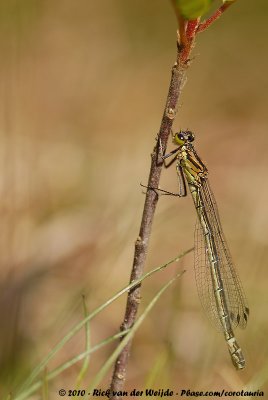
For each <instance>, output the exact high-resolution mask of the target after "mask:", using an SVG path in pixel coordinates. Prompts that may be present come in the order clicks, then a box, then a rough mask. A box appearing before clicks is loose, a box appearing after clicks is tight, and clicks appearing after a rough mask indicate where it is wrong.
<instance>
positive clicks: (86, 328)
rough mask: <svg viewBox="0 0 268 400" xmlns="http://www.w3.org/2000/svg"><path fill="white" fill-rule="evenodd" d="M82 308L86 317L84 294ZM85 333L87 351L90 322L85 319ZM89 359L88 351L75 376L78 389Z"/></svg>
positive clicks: (89, 343) (89, 344) (87, 349)
mask: <svg viewBox="0 0 268 400" xmlns="http://www.w3.org/2000/svg"><path fill="white" fill-rule="evenodd" d="M83 308H84V316H85V318H87V317H88V310H87V305H86V300H85V296H83ZM85 333H86V352H89V350H90V347H91V342H90V324H89V321H87V323H86V324H85ZM89 361H90V353H88V355H87V356H86V357H85V358H84V362H83V365H82V367H81V370H80V372H79V375H78V377H77V381H76V389H79V387H80V385H81V383H82V381H83V379H84V377H85V375H86V373H87V370H88V366H89Z"/></svg>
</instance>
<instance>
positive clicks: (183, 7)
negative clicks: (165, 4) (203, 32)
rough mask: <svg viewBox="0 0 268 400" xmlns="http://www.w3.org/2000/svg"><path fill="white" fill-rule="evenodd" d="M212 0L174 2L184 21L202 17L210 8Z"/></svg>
mask: <svg viewBox="0 0 268 400" xmlns="http://www.w3.org/2000/svg"><path fill="white" fill-rule="evenodd" d="M212 1H213V0H176V6H177V8H178V11H179V13H180V14H181V16H182V17H183V18H184V19H186V20H191V19H196V18H198V17H202V15H204V14H205V13H206V12H207V11H208V10H209V8H210V6H211V4H212Z"/></svg>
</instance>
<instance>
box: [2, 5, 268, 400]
mask: <svg viewBox="0 0 268 400" xmlns="http://www.w3.org/2000/svg"><path fill="white" fill-rule="evenodd" d="M267 12H268V5H267V2H266V1H265V0H259V1H258V2H257V3H256V2H255V3H254V2H253V1H240V2H239V1H238V2H237V3H236V4H235V5H234V6H233V7H231V8H230V9H229V10H228V11H227V12H226V14H225V15H224V16H223V17H222V19H221V20H220V21H218V22H217V23H215V25H214V26H213V27H211V29H210V30H209V31H207V32H205V33H203V34H202V35H200V36H199V38H198V44H197V46H196V48H195V50H194V56H195V57H194V60H193V63H192V66H191V68H190V70H189V73H188V82H187V85H186V86H185V89H184V92H183V97H182V99H181V107H180V110H179V113H178V117H177V119H176V121H175V128H176V129H180V128H190V129H191V130H193V131H194V132H196V133H197V140H196V147H197V149H198V152H199V153H200V155H201V157H202V158H203V160H204V161H205V163H206V164H207V165H208V168H209V170H210V181H211V184H212V187H213V190H214V193H215V196H216V199H217V201H218V206H219V209H220V213H221V217H222V222H223V226H224V230H225V234H226V236H227V238H228V242H229V246H230V249H231V252H232V254H233V259H234V262H235V264H236V265H237V269H238V271H239V275H240V277H241V280H242V282H243V286H244V289H245V292H246V294H247V297H248V301H249V305H250V310H251V315H250V321H249V325H248V328H247V330H246V331H244V332H237V335H238V340H239V343H240V344H241V347H242V348H243V350H244V352H245V356H246V359H247V368H246V369H245V370H244V371H242V372H239V373H238V372H236V371H235V370H234V368H233V366H232V364H231V362H230V359H229V355H228V352H227V347H226V346H225V343H224V340H223V337H222V335H221V334H218V333H217V332H216V331H215V330H214V329H213V327H211V326H210V324H209V322H208V321H207V319H206V318H205V316H204V314H203V312H202V308H201V305H200V303H199V300H198V296H197V293H196V287H195V281H194V272H193V256H192V255H189V256H187V258H185V259H184V260H183V263H182V264H183V267H184V268H186V270H187V272H186V274H184V275H183V277H182V278H181V279H180V280H179V281H178V282H177V284H176V285H175V286H173V287H172V290H170V291H169V292H168V293H166V294H165V295H164V296H163V298H161V302H159V303H158V304H157V306H156V307H155V308H154V310H153V311H152V312H151V314H150V316H149V318H147V320H146V322H145V323H144V324H143V325H142V328H141V329H140V331H139V332H138V334H137V336H136V337H135V339H134V342H133V349H132V354H131V358H130V361H129V373H128V380H127V382H126V388H127V389H128V388H129V389H131V388H134V387H136V388H137V389H143V388H144V387H145V386H146V385H151V386H154V387H156V388H159V387H160V388H162V387H170V388H175V389H188V388H190V389H192V390H220V389H222V388H225V389H230V390H241V389H242V388H243V387H244V385H249V384H252V383H254V385H255V388H256V389H263V390H265V389H266V390H268V385H267V379H268V360H267V356H268V343H267V335H268V316H267V315H268V314H266V305H267V299H268V296H267V279H268V270H267V268H266V267H267V256H268V246H267V243H268V241H267V235H268V209H267V195H268V186H267V172H268V157H267V151H268V136H267V123H268V114H267V96H268V95H267V68H268V57H267V34H268V27H267V21H266V17H267ZM0 22H1V28H0V31H1V35H0V45H1V59H0V69H1V77H2V79H1V95H2V107H1V111H0V113H1V119H0V121H1V122H0V123H1V126H0V129H1V130H0V133H1V136H0V144H1V145H0V163H1V169H0V171H1V173H0V191H1V197H0V198H1V200H0V212H1V230H0V248H1V251H0V262H1V270H0V279H1V280H0V285H1V288H0V293H1V295H0V312H1V321H2V324H1V326H2V328H1V331H0V343H1V344H0V371H1V372H0V381H1V388H2V393H4V392H7V391H9V390H13V389H14V388H15V387H16V385H17V384H18V383H19V382H20V381H23V379H24V377H25V375H26V374H27V372H29V371H30V370H31V369H32V368H33V366H34V365H35V364H36V363H37V362H38V360H40V359H41V358H43V357H44V355H46V354H47V353H48V351H49V350H50V349H51V348H52V346H53V345H55V344H56V343H57V341H58V340H59V339H60V338H62V336H63V335H64V334H65V333H66V332H68V330H69V329H70V328H71V327H72V326H73V324H74V323H75V322H77V321H78V320H80V319H81V318H82V316H83V308H82V304H81V293H85V294H86V296H87V304H88V307H89V309H90V310H92V309H93V308H94V307H96V306H97V305H99V304H101V303H102V302H104V301H105V300H106V299H108V298H109V297H110V296H111V295H112V294H114V293H115V292H116V291H117V290H119V289H120V288H121V287H123V286H125V285H126V284H127V282H128V279H129V274H130V269H131V265H132V256H133V246H134V241H135V239H136V237H137V234H138V229H139V224H140V218H141V212H142V208H143V201H144V196H143V195H142V191H141V188H140V186H139V183H140V182H143V183H146V181H147V176H148V169H149V165H150V152H151V151H152V148H153V146H154V143H155V141H154V140H155V137H156V134H157V131H158V129H159V124H160V120H161V116H162V113H163V109H164V105H165V100H166V93H167V89H168V84H169V79H170V69H171V66H172V65H173V62H174V60H175V54H176V42H175V40H176V20H175V16H174V13H173V10H172V8H171V6H170V4H169V2H167V1H163V0H154V1H152V0H150V1H149V0H147V1H146V2H144V1H142V0H137V1H135V2H126V1H124V0H116V1H113V2H109V1H107V0H106V1H104V0H100V1H98V2H93V1H91V2H89V1H86V0H79V1H75V2H74V1H71V0H62V1H60V2H55V1H52V0H46V1H42V0H35V1H34V0H25V1H24V2H21V1H18V0H10V1H8V2H7V1H1V3H0ZM161 186H162V187H164V188H169V189H171V190H172V189H174V190H175V187H176V177H175V171H174V170H171V171H164V174H163V178H162V182H161ZM194 224H195V212H194V208H193V204H192V202H191V199H190V198H186V199H181V200H178V199H176V198H175V199H174V198H161V201H160V202H159V206H158V209H157V215H156V218H155V222H154V226H153V234H152V238H151V243H150V251H149V254H148V259H147V270H148V269H149V268H152V267H155V266H158V265H161V264H163V263H165V262H167V261H168V260H170V259H172V258H173V257H175V256H176V255H177V254H179V253H180V252H181V251H183V250H186V249H187V248H190V247H192V245H193V234H194ZM176 268H177V267H176ZM173 274H174V268H173V267H171V268H169V270H168V271H165V272H162V273H159V274H157V276H154V277H153V278H152V279H150V280H149V281H146V283H145V284H144V287H143V299H142V303H141V309H143V308H144V307H145V305H146V304H147V303H148V301H149V300H150V299H151V298H152V297H153V296H154V294H155V293H156V291H157V290H158V289H159V288H160V287H161V285H162V283H163V281H164V280H168V278H169V277H170V276H172V275H173ZM124 306H125V298H122V299H120V300H119V301H118V302H116V303H115V304H114V305H112V306H111V307H110V308H109V309H107V310H106V311H105V312H103V313H102V314H101V315H100V316H99V317H98V318H97V319H96V320H94V322H93V324H92V327H91V329H92V340H93V343H97V342H98V341H100V340H101V339H102V338H105V337H107V336H109V335H112V334H113V333H115V332H116V331H117V330H118V327H119V325H120V323H121V321H122V317H123V312H124ZM83 348H84V332H81V334H80V335H78V336H76V338H75V339H74V340H72V341H71V342H70V343H69V344H68V345H67V346H65V348H64V349H63V351H62V352H61V354H60V356H59V357H58V358H57V360H53V362H51V364H50V365H49V367H50V368H52V367H53V366H56V365H58V364H59V363H60V362H62V361H64V360H66V359H68V358H70V357H71V356H72V355H75V354H77V353H78V352H80V351H82V350H83ZM113 348H114V346H110V347H109V348H105V349H104V350H103V351H101V352H99V353H97V355H95V356H94V358H93V359H92V362H91V364H90V370H89V374H88V376H87V380H86V382H85V385H86V383H88V381H89V380H90V378H91V377H92V376H94V374H95V373H96V371H97V370H98V368H99V367H100V366H101V365H102V363H103V362H104V360H106V359H107V357H108V355H109V354H110V352H111V350H112V349H113ZM78 371H79V366H75V367H73V368H72V369H69V370H68V371H67V372H66V373H65V374H63V375H62V376H61V377H60V378H59V379H57V380H56V381H55V382H53V383H52V384H51V385H50V397H49V398H51V399H56V398H58V395H57V390H58V389H59V388H60V387H61V386H62V387H66V388H74V383H75V378H76V376H77V373H78ZM108 383H109V377H107V381H106V382H105V383H103V385H102V387H104V388H105V387H106V386H107V385H108ZM33 398H35V397H33ZM36 398H39V397H36Z"/></svg>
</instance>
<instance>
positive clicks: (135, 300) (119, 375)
mask: <svg viewBox="0 0 268 400" xmlns="http://www.w3.org/2000/svg"><path fill="white" fill-rule="evenodd" d="M172 3H173V6H174V9H175V13H176V16H177V20H178V25H179V30H178V37H177V61H176V63H175V65H174V66H173V68H172V74H171V81H170V85H169V91H168V96H167V102H166V107H165V110H164V114H163V117H162V121H161V125H160V131H159V134H158V138H157V144H156V145H155V147H154V149H153V153H152V155H151V156H152V159H151V169H150V174H149V179H148V185H147V186H148V187H151V188H152V187H154V188H157V187H159V181H160V174H161V170H162V166H163V161H162V159H161V154H162V152H163V151H164V152H165V149H166V146H167V141H168V137H169V134H170V131H171V128H172V124H173V120H174V118H175V115H176V112H177V108H178V100H179V97H180V94H181V91H182V88H183V85H184V83H185V80H186V76H185V75H186V70H187V68H188V66H189V59H190V58H189V57H190V54H191V51H192V49H193V47H194V44H195V37H196V34H197V33H199V32H202V31H204V30H205V29H207V28H208V26H210V25H211V24H212V22H214V21H215V20H216V19H218V18H219V17H220V15H221V14H222V13H223V12H224V11H225V10H226V9H227V8H228V7H229V6H230V5H231V4H232V3H233V2H232V3H231V2H226V3H224V5H223V6H221V7H220V8H219V9H218V10H217V11H216V12H215V13H214V14H213V15H212V16H211V17H210V18H208V19H207V20H206V21H204V22H203V23H201V24H199V21H200V18H197V19H195V20H192V21H186V20H184V19H183V17H182V16H181V15H180V13H179V11H178V9H177V7H176V3H175V0H172ZM160 143H161V146H160ZM157 202H158V194H157V192H156V191H154V190H150V189H149V190H147V193H146V198H145V204H144V209H143V215H142V220H141V226H140V232H139V236H138V239H137V240H136V244H135V251H134V260H133V266H132V272H131V277H130V282H133V281H134V280H136V279H139V278H140V277H141V276H142V274H143V270H144V264H145V258H146V254H147V250H148V244H149V238H150V233H151V228H152V223H153V218H154V213H155V209H156V205H157ZM140 298H141V286H140V284H139V285H137V286H135V287H134V288H132V289H131V290H130V291H129V293H128V298H127V304H126V311H125V316H124V321H123V323H122V325H121V327H120V330H121V332H123V331H125V330H126V329H129V328H131V327H132V325H133V324H134V323H135V320H136V316H137V312H138V307H139V303H140ZM130 348H131V341H129V342H128V344H127V345H126V346H125V347H124V349H123V350H122V352H121V353H120V355H119V356H118V358H117V360H116V362H115V365H114V371H113V376H112V382H111V387H110V399H113V400H119V399H121V397H120V396H118V395H117V394H116V393H118V392H119V391H122V390H123V388H124V383H125V379H126V371H127V363H128V358H129V353H130ZM113 393H115V394H113Z"/></svg>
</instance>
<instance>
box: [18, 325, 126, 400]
mask: <svg viewBox="0 0 268 400" xmlns="http://www.w3.org/2000/svg"><path fill="white" fill-rule="evenodd" d="M128 332H129V330H126V331H124V332H123V333H122V332H118V333H116V334H115V335H113V336H110V337H109V338H106V339H104V340H103V341H101V342H100V343H98V344H97V345H96V346H93V347H91V348H90V349H89V350H86V351H84V352H83V353H81V354H78V355H77V356H75V357H73V358H71V359H70V360H69V361H66V362H65V363H63V364H61V365H59V366H58V367H57V368H55V369H53V370H52V371H50V372H49V373H48V374H47V375H46V381H47V382H48V381H50V380H51V379H53V378H56V377H57V376H58V375H59V374H61V373H62V372H63V371H65V370H66V369H68V368H70V367H72V366H73V365H74V364H76V363H77V362H79V361H81V360H83V359H84V358H85V357H88V356H89V355H90V354H93V353H95V352H96V351H97V350H99V349H100V348H102V347H103V346H105V345H106V344H109V343H111V342H112V341H114V340H117V339H119V338H120V337H122V336H124V335H126V334H127V333H128ZM43 383H44V380H43V379H40V380H39V381H37V382H36V383H34V384H32V385H31V386H30V387H29V388H27V389H26V390H24V392H22V393H21V394H19V395H17V396H16V397H14V399H13V400H26V399H27V398H28V396H30V395H32V394H33V393H35V392H36V391H37V390H38V389H40V387H41V386H42V385H43Z"/></svg>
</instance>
